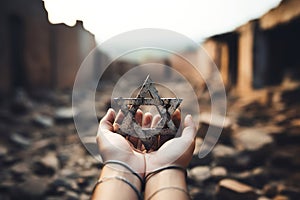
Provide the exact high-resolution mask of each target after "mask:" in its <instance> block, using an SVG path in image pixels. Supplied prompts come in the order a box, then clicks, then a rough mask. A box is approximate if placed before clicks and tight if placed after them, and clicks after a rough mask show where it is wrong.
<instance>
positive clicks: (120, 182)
mask: <svg viewBox="0 0 300 200" xmlns="http://www.w3.org/2000/svg"><path fill="white" fill-rule="evenodd" d="M99 180H102V182H101V183H100V184H97V185H96V187H95V190H94V193H93V196H92V200H98V199H107V200H110V199H113V200H115V199H138V196H137V194H136V192H135V191H134V190H133V188H132V187H131V186H130V185H129V184H128V183H126V182H125V181H128V182H129V183H131V184H132V186H134V187H135V188H136V189H137V190H138V191H139V192H140V191H141V182H140V180H139V179H138V178H137V177H135V176H134V175H133V174H132V173H130V172H128V171H126V169H121V168H116V166H109V165H105V166H104V167H103V169H102V171H101V174H100V177H99Z"/></svg>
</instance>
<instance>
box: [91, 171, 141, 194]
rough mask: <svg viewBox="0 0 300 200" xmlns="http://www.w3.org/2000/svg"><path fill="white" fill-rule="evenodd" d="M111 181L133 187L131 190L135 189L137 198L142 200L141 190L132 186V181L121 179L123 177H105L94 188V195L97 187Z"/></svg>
mask: <svg viewBox="0 0 300 200" xmlns="http://www.w3.org/2000/svg"><path fill="white" fill-rule="evenodd" d="M109 180H119V181H122V182H124V183H126V184H127V185H128V186H130V187H131V189H133V191H134V192H135V193H136V195H137V197H138V200H142V195H141V193H140V192H139V190H138V189H137V188H136V187H135V186H134V185H133V184H132V183H130V181H128V180H127V179H125V178H123V177H121V176H112V177H104V178H102V179H101V180H98V181H97V182H96V184H95V186H94V188H93V191H92V194H93V193H94V192H95V190H96V187H97V186H98V185H99V184H101V183H103V182H106V181H109Z"/></svg>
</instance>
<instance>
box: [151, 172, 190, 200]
mask: <svg viewBox="0 0 300 200" xmlns="http://www.w3.org/2000/svg"><path fill="white" fill-rule="evenodd" d="M149 198H150V199H151V200H158V199H172V200H173V199H174V200H176V199H178V200H185V199H189V196H188V194H187V185H186V180H185V174H184V172H183V171H180V170H177V169H168V170H164V171H161V172H159V173H157V174H155V175H153V176H151V177H150V178H149V180H147V184H146V188H145V200H148V199H149Z"/></svg>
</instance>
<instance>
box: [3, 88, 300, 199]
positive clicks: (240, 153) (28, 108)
mask: <svg viewBox="0 0 300 200" xmlns="http://www.w3.org/2000/svg"><path fill="white" fill-rule="evenodd" d="M299 91H300V90H299V88H296V89H289V90H286V91H285V90H282V91H280V92H276V93H275V92H274V93H272V95H271V99H270V101H267V102H265V103H264V104H262V103H260V102H259V101H249V102H247V103H241V101H240V100H239V99H237V100H235V101H232V102H229V105H228V106H229V107H228V116H227V118H226V123H216V122H213V123H212V122H211V121H210V120H208V118H209V117H210V116H211V115H210V114H209V113H207V112H203V113H202V114H201V116H200V119H201V120H200V121H201V123H200V130H199V133H198V135H197V138H196V148H195V151H194V156H193V159H192V161H191V163H190V165H189V168H188V177H187V181H188V187H189V191H190V194H191V197H192V199H222V200H226V199H250V200H252V199H259V200H267V199H275V200H279V199H280V200H283V199H297V198H299V196H300V172H299V170H298V169H300V157H299V156H298V154H299V153H300V146H299V142H300V106H299V97H300V92H299ZM99 95H100V94H99ZM101 95H103V93H102V94H101ZM106 96H108V97H109V95H106ZM96 99H97V97H96ZM107 102H109V99H108V101H105V103H103V102H99V103H98V104H97V103H96V104H97V105H96V107H97V109H98V110H99V113H100V114H99V115H98V117H99V118H101V116H103V114H104V113H105V110H106V109H107ZM0 107H1V109H0V133H1V134H0V138H1V139H0V180H1V181H0V199H1V200H2V199H3V200H6V199H47V200H55V199H59V200H61V199H68V200H71V199H74V200H75V199H89V197H90V194H91V191H92V188H93V186H94V184H95V181H96V179H97V177H98V176H99V173H100V170H101V164H100V163H99V162H98V161H97V160H96V159H94V158H93V157H92V156H91V155H90V154H89V153H88V152H87V151H86V150H85V148H84V146H83V145H82V144H81V141H80V139H79V137H78V135H77V132H76V129H75V126H74V122H73V119H72V115H73V113H72V108H71V93H69V92H64V93H55V94H48V95H44V96H43V97H40V96H39V97H35V96H31V97H30V98H29V97H28V96H26V94H24V93H21V94H18V95H17V98H12V99H11V100H5V99H2V101H1V105H0ZM214 115H215V114H214ZM210 123H212V124H210ZM210 125H212V126H217V127H222V126H223V127H222V128H223V132H222V135H221V137H220V140H219V142H218V143H217V145H216V146H215V147H214V149H213V151H212V152H211V153H209V154H208V155H207V156H206V157H205V158H202V159H199V158H198V153H199V150H200V148H201V144H202V143H203V138H204V136H205V134H203V132H204V131H205V130H206V129H207V127H208V126H210ZM95 134H96V133H95Z"/></svg>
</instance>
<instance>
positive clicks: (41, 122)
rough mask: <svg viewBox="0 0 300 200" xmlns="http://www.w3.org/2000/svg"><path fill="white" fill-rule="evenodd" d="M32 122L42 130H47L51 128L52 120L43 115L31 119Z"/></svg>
mask: <svg viewBox="0 0 300 200" xmlns="http://www.w3.org/2000/svg"><path fill="white" fill-rule="evenodd" d="M33 122H34V123H35V124H36V125H38V126H40V127H44V128H49V127H52V126H53V119H52V118H51V117H48V116H45V115H36V116H34V118H33Z"/></svg>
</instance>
